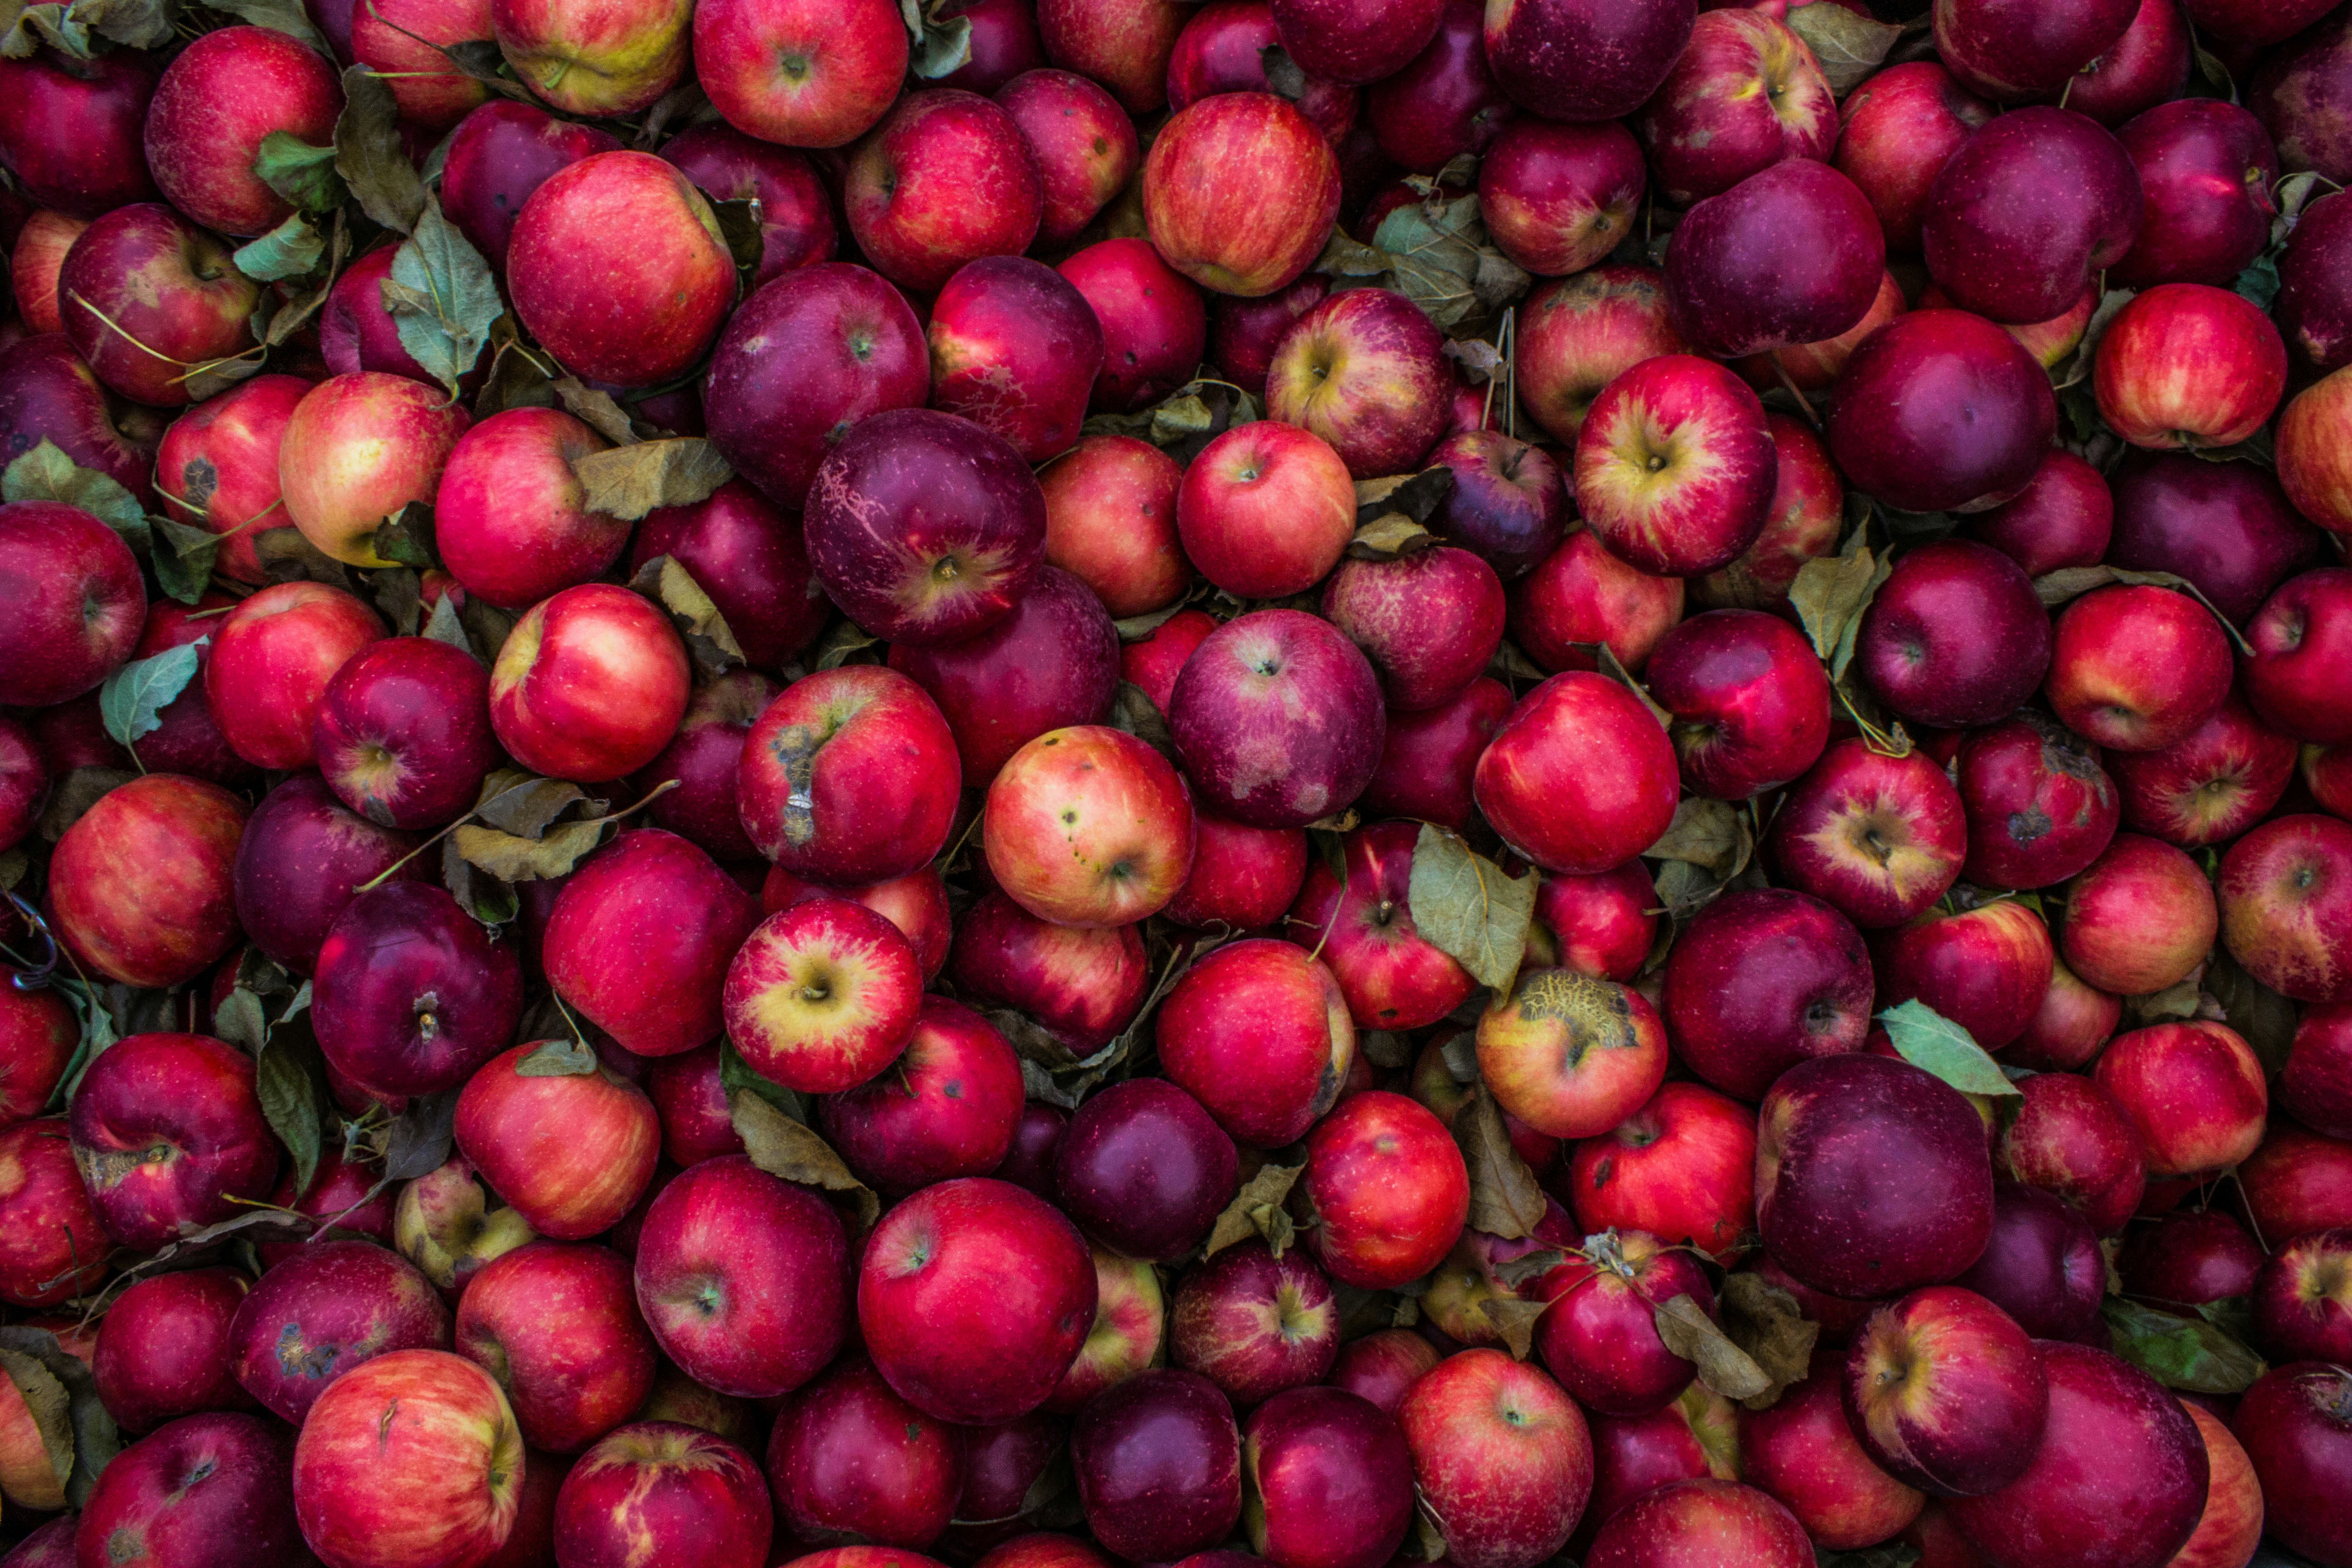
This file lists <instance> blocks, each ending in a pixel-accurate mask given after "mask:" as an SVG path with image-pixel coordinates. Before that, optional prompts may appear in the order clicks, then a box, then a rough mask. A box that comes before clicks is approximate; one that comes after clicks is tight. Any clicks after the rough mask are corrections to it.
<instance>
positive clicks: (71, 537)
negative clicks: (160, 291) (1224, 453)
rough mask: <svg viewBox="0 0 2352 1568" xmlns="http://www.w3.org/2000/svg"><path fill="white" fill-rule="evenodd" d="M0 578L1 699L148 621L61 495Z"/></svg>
mask: <svg viewBox="0 0 2352 1568" xmlns="http://www.w3.org/2000/svg"><path fill="white" fill-rule="evenodd" d="M1350 521H1352V513H1351V514H1350ZM0 584H5V592H6V594H7V595H8V599H9V603H10V605H12V607H13V611H14V613H12V614H11V615H10V616H9V617H8V625H7V626H6V628H5V630H0V659H5V664H6V667H7V668H6V673H5V674H0V699H5V700H7V701H8V702H9V703H10V704H12V705H16V706H22V707H26V708H42V707H47V706H48V705H50V704H51V703H57V702H63V701H65V700H67V699H68V698H72V697H79V696H80V695H81V694H82V693H83V692H85V691H89V690H91V689H94V688H96V687H97V686H98V685H99V684H100V682H101V681H103V680H104V679H106V678H107V677H108V676H109V675H111V674H112V673H113V672H114V671H115V670H116V669H118V668H121V665H122V664H123V662H124V661H125V660H126V659H128V658H131V653H132V651H133V650H134V649H135V647H137V645H138V642H139V633H140V630H141V628H142V626H143V625H144V624H145V621H146V617H147V590H146V587H145V584H144V583H143V582H142V579H141V577H140V573H139V563H138V561H137V559H136V558H135V557H133V556H132V555H131V547H130V546H129V545H127V544H125V543H124V542H122V538H121V535H120V534H117V533H116V532H115V531H113V530H112V529H110V528H109V527H107V526H106V524H104V523H102V522H100V521H99V520H98V519H97V518H96V517H94V516H92V515H91V514H90V513H89V512H86V511H84V510H81V508H79V507H77V506H68V505H66V504H64V503H63V502H61V501H47V500H20V501H11V502H8V503H6V504H5V505H0Z"/></svg>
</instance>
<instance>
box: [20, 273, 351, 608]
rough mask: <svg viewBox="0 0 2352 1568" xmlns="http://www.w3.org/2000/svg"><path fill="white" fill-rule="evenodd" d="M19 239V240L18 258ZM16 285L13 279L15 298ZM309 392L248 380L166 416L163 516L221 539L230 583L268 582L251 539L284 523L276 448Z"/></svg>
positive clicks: (278, 378)
mask: <svg viewBox="0 0 2352 1568" xmlns="http://www.w3.org/2000/svg"><path fill="white" fill-rule="evenodd" d="M26 243H28V242H23V241H20V242H19V244H18V247H17V254H18V255H19V256H21V255H22V254H23V253H24V247H25V244H26ZM22 288H23V285H22V283H21V282H20V283H19V284H18V289H19V291H20V295H21V290H22ZM19 308H20V309H21V308H22V301H21V298H20V300H19ZM309 391H310V383H309V382H308V381H305V380H304V379H302V378H301V377H300V376H296V375H273V374H263V375H257V376H252V377H249V378H247V380H244V381H241V382H239V383H237V384H236V385H235V386H233V387H231V388H229V389H228V390H227V391H226V392H223V393H219V394H216V395H214V396H211V397H208V398H206V399H205V400H204V401H203V402H202V403H199V404H197V405H195V406H194V407H193V408H191V409H189V410H188V412H186V413H185V414H183V415H182V416H180V417H179V418H177V419H174V420H173V421H172V425H171V427H170V428H169V429H167V430H165V431H164V432H163V444H162V445H161V446H160V447H158V448H157V449H156V454H155V468H156V493H157V494H158V495H160V496H162V497H163V504H164V506H165V507H166V508H167V509H168V512H169V515H170V516H171V517H172V518H173V519H174V520H175V521H180V522H184V523H193V524H194V525H196V526H197V527H200V528H204V529H206V530H209V531H212V532H214V533H218V534H223V535H226V536H227V537H226V538H224V539H223V541H222V542H221V544H220V547H219V551H218V553H217V556H216V558H215V568H214V569H215V571H217V572H219V573H220V574H222V575H224V576H226V577H228V578H230V579H232V580H233V581H236V582H239V583H247V584H254V585H255V586H259V585H261V584H266V583H268V581H269V578H268V574H267V573H265V572H264V571H263V570H262V567H261V563H260V562H259V560H258V559H257V557H256V556H255V554H254V541H255V540H256V539H257V537H258V536H259V535H261V534H263V533H267V532H268V531H269V530H271V529H273V528H282V527H287V526H289V525H290V523H291V521H292V520H291V519H290V518H289V516H288V514H287V513H286V511H285V510H284V497H283V495H282V493H281V491H280V489H279V488H278V447H279V445H280V443H281V442H282V441H283V440H284V438H285V435H286V427H287V425H288V422H289V421H290V420H291V419H292V418H293V416H294V409H295V406H296V405H298V404H299V403H300V402H301V401H302V396H303V395H304V394H305V393H307V392H309Z"/></svg>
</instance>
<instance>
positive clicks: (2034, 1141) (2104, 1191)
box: [1994, 1053, 2147, 1234]
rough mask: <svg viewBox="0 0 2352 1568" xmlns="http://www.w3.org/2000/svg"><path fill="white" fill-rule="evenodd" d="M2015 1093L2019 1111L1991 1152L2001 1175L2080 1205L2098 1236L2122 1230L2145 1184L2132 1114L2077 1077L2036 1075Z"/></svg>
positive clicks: (2094, 1083) (2091, 1081)
mask: <svg viewBox="0 0 2352 1568" xmlns="http://www.w3.org/2000/svg"><path fill="white" fill-rule="evenodd" d="M2012 1054H2013V1053H2012ZM2019 1092H2020V1093H2021V1094H2022V1095H2023V1097H2024V1098H2023V1100H2022V1101H2021V1109H2020V1110H2018V1112H2017V1114H2016V1115H2015V1116H2014V1117H2013V1118H2011V1120H2010V1122H2009V1125H2008V1126H2007V1127H2006V1128H2005V1129H2003V1130H2002V1132H2001V1134H2000V1142H1998V1143H1997V1144H1996V1145H1995V1149H1994V1153H1995V1157H1996V1159H1997V1160H1998V1162H1999V1163H2000V1166H2001V1168H2002V1169H2003V1170H2004V1171H2006V1172H2007V1173H2008V1174H2010V1175H2011V1176H2012V1177H2014V1178H2015V1179H2017V1180H2018V1181H2021V1182H2025V1183H2030V1184H2032V1185H2034V1186H2037V1187H2042V1188H2046V1189H2047V1190H2049V1191H2051V1192H2053V1193H2055V1194H2058V1195H2059V1196H2060V1197H2063V1198H2064V1199H2066V1200H2067V1201H2068V1202H2070V1203H2074V1204H2076V1205H2080V1206H2081V1208H2082V1210H2083V1212H2084V1215H2085V1216H2086V1217H2088V1218H2089V1220H2090V1222H2091V1225H2092V1227H2093V1228H2094V1229H2095V1230H2097V1231H2099V1232H2101V1233H2102V1234H2111V1233H2113V1232H2115V1231H2118V1230H2121V1229H2122V1228H2123V1226H2124V1222H2125V1221H2126V1220H2128V1219H2129V1218H2130V1217H2131V1216H2132V1213H2133V1211H2134V1210H2136V1209H2137V1207H2138V1206H2139V1200H2140V1194H2141V1192H2142V1191H2143V1190H2144V1189H2145V1188H2146V1186H2147V1165H2146V1163H2145V1154H2144V1152H2143V1148H2142V1144H2141V1142H2140V1136H2139V1131H2138V1129H2137V1127H2136V1126H2135V1125H2134V1124H2133V1121H2132V1116H2131V1113H2130V1112H2129V1111H2128V1110H2126V1109H2125V1107H2124V1104H2123V1102H2122V1101H2121V1100H2117V1099H2116V1096H2115V1094H2114V1093H2113V1092H2111V1091H2110V1090H2108V1089H2105V1087H2103V1086H2102V1085H2101V1084H2099V1083H2098V1082H2097V1081H2096V1080H2095V1079H2091V1078H2089V1077H2086V1076H2078V1075H2076V1074H2074V1073H2068V1072H2054V1071H2053V1072H2038V1073H2036V1074H2034V1075H2033V1076H2032V1078H2029V1079H2022V1080H2021V1082H2020V1084H2019Z"/></svg>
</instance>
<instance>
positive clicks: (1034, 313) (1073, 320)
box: [929, 121, 1124, 463]
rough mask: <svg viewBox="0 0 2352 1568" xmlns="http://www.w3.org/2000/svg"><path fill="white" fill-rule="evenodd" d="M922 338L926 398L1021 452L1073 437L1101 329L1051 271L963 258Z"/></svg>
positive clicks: (1037, 453)
mask: <svg viewBox="0 0 2352 1568" xmlns="http://www.w3.org/2000/svg"><path fill="white" fill-rule="evenodd" d="M1122 123H1124V121H1122ZM929 338H930V352H931V401H932V404H933V405H935V406H937V407H940V408H943V409H945V410H946V411H947V412H949V413H950V414H960V415H961V416H964V417H965V418H968V419H970V420H971V421H972V422H973V423H974V424H977V425H978V426H981V428H982V429H984V430H987V431H990V432H992V434H994V435H997V436H1001V437H1003V438H1004V439H1005V440H1007V441H1009V442H1011V443H1012V445H1013V449H1014V450H1016V451H1017V452H1019V453H1020V454H1021V456H1022V458H1024V460H1025V461H1028V462H1032V463H1036V462H1042V461H1044V460H1045V459H1046V458H1051V457H1055V456H1056V455H1057V454H1059V453H1062V452H1065V451H1066V450H1068V449H1069V447H1071V446H1072V445H1073V444H1075V443H1076V440H1077V438H1078V426H1079V425H1080V423H1081V422H1082V421H1083V420H1084V419H1085V417H1086V412H1087V397H1088V395H1089V394H1090V393H1091V392H1092V391H1093V388H1094V384H1095V379H1096V376H1097V373H1098V372H1099V371H1100V369H1101V367H1102V364H1103V330H1102V322H1101V321H1100V320H1099V319H1098V318H1097V316H1096V315H1095V312H1094V310H1093V308H1092V307H1091V306H1089V305H1088V304H1087V300H1086V296H1084V295H1083V294H1081V293H1079V292H1078V290H1077V289H1076V288H1075V287H1074V286H1072V285H1071V283H1070V282H1069V281H1068V280H1067V279H1065V278H1063V277H1062V275H1061V274H1060V273H1057V272H1055V270H1054V269H1053V268H1049V267H1047V266H1045V264H1044V263H1042V262H1037V261H1032V260H1030V259H1028V258H1026V257H1020V256H983V257H981V258H978V259H977V260H974V261H971V262H968V263H966V264H965V265H964V266H962V267H961V268H958V269H957V270H956V272H955V274H954V275H953V276H952V277H950V279H947V281H946V284H945V286H944V287H942V288H941V289H940V292H939V297H938V298H937V300H934V301H933V303H932V306H931V321H930V331H929Z"/></svg>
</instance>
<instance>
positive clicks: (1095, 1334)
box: [1025, 1176, 1168, 1415]
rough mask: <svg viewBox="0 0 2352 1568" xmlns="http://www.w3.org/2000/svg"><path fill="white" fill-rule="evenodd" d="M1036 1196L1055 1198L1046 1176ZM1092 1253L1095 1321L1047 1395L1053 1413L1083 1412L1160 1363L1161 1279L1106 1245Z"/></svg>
mask: <svg viewBox="0 0 2352 1568" xmlns="http://www.w3.org/2000/svg"><path fill="white" fill-rule="evenodd" d="M1025 1190H1034V1189H1025ZM1039 1195H1040V1196H1042V1197H1044V1198H1045V1200H1046V1201H1047V1202H1048V1203H1051V1202H1052V1201H1053V1200H1054V1196H1055V1194H1054V1189H1053V1183H1052V1181H1051V1180H1050V1176H1049V1179H1048V1180H1047V1182H1046V1183H1045V1190H1044V1191H1043V1192H1042V1193H1040V1194H1039ZM1092 1250H1093V1256H1094V1274H1095V1311H1094V1320H1093V1322H1092V1324H1091V1325H1090V1326H1089V1328H1088V1329H1087V1337H1086V1341H1085V1342H1084V1343H1082V1344H1081V1345H1079V1347H1078V1353H1077V1355H1076V1359H1074V1360H1073V1361H1072V1362H1071V1363H1070V1365H1069V1370H1068V1371H1066V1372H1065V1373H1062V1375H1061V1378H1060V1379H1059V1381H1057V1382H1056V1383H1055V1384H1054V1392H1053V1393H1051V1394H1047V1395H1046V1396H1045V1405H1044V1406H1043V1408H1044V1409H1045V1410H1048V1411H1052V1412H1054V1413H1055V1414H1057V1415H1071V1414H1075V1413H1076V1412H1078V1411H1082V1410H1084V1409H1085V1408H1086V1407H1087V1405H1088V1404H1090V1403H1091V1402H1092V1401H1093V1399H1094V1397H1095V1396H1096V1395H1097V1394H1100V1393H1102V1392H1103V1391H1104V1390H1106V1389H1108V1388H1109V1387H1111V1386H1112V1385H1113V1384H1120V1383H1125V1382H1127V1381H1128V1380H1129V1379H1130V1378H1132V1377H1134V1376H1135V1375H1136V1374H1137V1373H1140V1372H1143V1371H1145V1370H1146V1369H1148V1368H1150V1367H1151V1366H1152V1365H1154V1364H1155V1363H1158V1362H1160V1360H1161V1359H1162V1349H1163V1346H1162V1342H1163V1341H1164V1340H1165V1338H1166V1333H1165V1330H1166V1328H1167V1322H1168V1300H1167V1295H1166V1293H1165V1292H1164V1291H1163V1290H1162V1289H1161V1288H1160V1276H1159V1275H1158V1274H1157V1273H1156V1272H1154V1270H1153V1268H1152V1266H1151V1265H1150V1264H1149V1263H1144V1262H1140V1261H1139V1260H1138V1259H1135V1258H1121V1257H1120V1256H1119V1255H1118V1253H1116V1252H1113V1251H1111V1250H1110V1249H1109V1248H1108V1247H1095V1248H1093V1249H1092Z"/></svg>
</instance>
